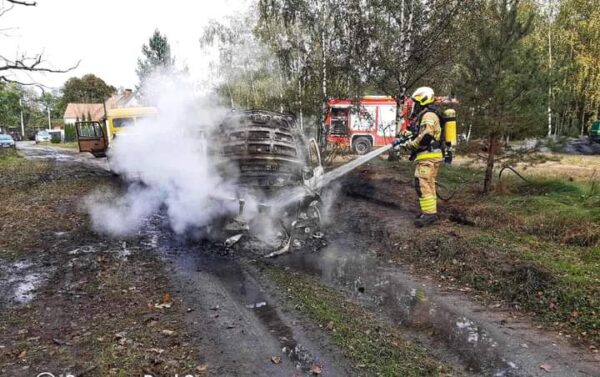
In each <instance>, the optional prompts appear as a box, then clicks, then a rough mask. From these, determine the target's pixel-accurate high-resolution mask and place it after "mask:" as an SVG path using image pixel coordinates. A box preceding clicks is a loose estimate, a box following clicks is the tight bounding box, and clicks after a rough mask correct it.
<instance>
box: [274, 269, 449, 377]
mask: <svg viewBox="0 0 600 377" xmlns="http://www.w3.org/2000/svg"><path fill="white" fill-rule="evenodd" d="M265 271H266V274H267V277H268V278H269V279H270V280H271V281H273V282H274V283H275V284H276V285H277V286H279V287H281V290H282V291H284V292H285V291H287V299H288V300H290V302H291V303H292V304H293V305H294V306H295V307H296V308H297V309H298V310H300V311H301V312H303V313H305V314H306V315H308V316H309V317H310V318H311V319H312V320H313V321H314V322H315V323H318V324H321V325H322V327H323V328H324V329H327V331H329V332H330V335H331V338H332V339H333V341H334V342H335V344H336V345H337V346H339V347H340V349H341V350H342V351H343V353H344V355H345V356H346V357H347V358H348V359H349V360H350V361H351V363H352V364H353V366H354V367H355V368H356V369H357V370H359V371H360V375H362V376H407V377H409V376H449V375H453V372H452V371H451V370H449V368H448V367H447V366H445V365H444V364H443V363H441V362H440V361H438V360H436V359H435V358H433V356H431V355H430V354H428V353H427V351H425V349H424V348H422V347H421V346H418V345H416V344H414V343H411V342H408V341H407V340H405V339H404V338H403V337H402V335H401V334H400V332H399V331H398V329H397V328H396V327H392V326H389V325H387V324H384V323H382V322H381V321H379V320H377V318H375V316H374V315H373V314H371V313H369V312H367V311H366V310H365V309H363V308H362V307H360V306H359V305H357V304H355V303H353V302H350V301H347V300H346V299H344V298H343V297H342V296H341V295H340V294H339V293H338V292H336V291H335V290H333V289H331V288H328V287H325V286H323V285H321V284H318V283H316V282H315V280H314V278H312V277H310V276H308V275H305V274H302V273H297V272H295V273H290V271H288V270H286V269H283V268H281V267H275V266H267V268H266V269H265Z"/></svg>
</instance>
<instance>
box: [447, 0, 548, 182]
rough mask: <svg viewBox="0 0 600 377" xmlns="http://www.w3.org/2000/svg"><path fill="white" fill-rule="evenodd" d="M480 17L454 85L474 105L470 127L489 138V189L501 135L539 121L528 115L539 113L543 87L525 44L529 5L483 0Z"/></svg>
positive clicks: (530, 18)
mask: <svg viewBox="0 0 600 377" xmlns="http://www.w3.org/2000/svg"><path fill="white" fill-rule="evenodd" d="M481 17H482V19H476V20H473V21H474V22H473V23H472V25H471V28H472V31H473V32H472V33H470V34H469V35H468V37H469V40H468V45H469V46H470V47H467V48H466V50H465V51H464V54H463V55H462V56H463V60H462V61H461V63H460V67H459V75H458V82H457V83H456V86H455V90H456V91H457V92H458V93H461V94H462V99H463V103H464V105H466V107H467V108H472V109H474V114H475V115H474V119H473V122H474V124H476V127H474V128H476V129H477V131H478V133H479V135H480V136H483V137H485V138H486V139H487V140H488V145H487V152H488V155H487V159H486V160H487V164H486V171H485V178H484V187H483V190H484V192H489V191H490V190H491V187H492V173H493V169H494V164H495V162H496V154H497V151H498V142H499V140H500V139H501V137H503V136H506V135H508V134H510V133H517V132H521V131H522V130H524V129H528V128H529V127H531V126H532V123H533V124H538V125H539V124H542V125H543V118H541V119H539V118H538V119H537V120H534V121H533V122H531V121H530V120H529V119H528V116H529V115H531V113H533V114H537V115H538V116H539V115H541V116H542V117H543V115H544V106H543V102H542V101H541V100H540V99H543V98H544V94H543V93H544V92H541V91H540V90H541V89H542V88H544V87H545V86H542V85H539V74H538V73H537V72H538V71H539V66H540V64H541V63H540V61H539V56H538V55H536V54H535V49H533V48H532V47H531V46H528V45H527V44H526V43H525V41H526V39H525V38H526V36H527V35H528V34H529V33H530V32H531V28H532V22H533V18H534V13H533V9H532V8H531V4H530V3H528V2H527V1H521V0H486V1H485V5H484V8H483V12H482V14H481ZM532 109H537V111H533V112H532V111H531V110H532Z"/></svg>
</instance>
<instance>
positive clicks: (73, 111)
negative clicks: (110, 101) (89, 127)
mask: <svg viewBox="0 0 600 377" xmlns="http://www.w3.org/2000/svg"><path fill="white" fill-rule="evenodd" d="M103 118H104V105H103V104H101V103H69V104H68V105H67V108H66V109H65V114H64V116H63V120H64V124H74V123H75V122H77V121H80V120H84V119H85V120H93V121H101V120H102V119H103Z"/></svg>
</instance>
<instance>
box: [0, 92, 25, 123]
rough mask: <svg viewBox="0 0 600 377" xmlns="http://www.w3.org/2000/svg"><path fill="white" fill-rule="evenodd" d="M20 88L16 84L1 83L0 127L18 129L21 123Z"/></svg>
mask: <svg viewBox="0 0 600 377" xmlns="http://www.w3.org/2000/svg"><path fill="white" fill-rule="evenodd" d="M19 98H21V92H20V88H19V86H18V85H17V84H14V83H8V84H7V83H0V127H2V128H7V127H16V126H18V125H19V123H20V111H21V106H20V105H19Z"/></svg>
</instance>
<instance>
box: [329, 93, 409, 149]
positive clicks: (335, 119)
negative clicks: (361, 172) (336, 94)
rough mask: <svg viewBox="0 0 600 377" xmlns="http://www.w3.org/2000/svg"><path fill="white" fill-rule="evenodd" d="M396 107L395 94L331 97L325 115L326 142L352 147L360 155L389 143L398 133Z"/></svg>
mask: <svg viewBox="0 0 600 377" xmlns="http://www.w3.org/2000/svg"><path fill="white" fill-rule="evenodd" d="M396 109H397V104H396V100H395V99H394V98H393V97H386V96H367V97H362V98H360V99H359V100H351V99H330V100H328V101H327V110H326V111H327V113H326V116H325V130H326V132H327V143H331V144H335V145H339V146H341V147H352V150H353V151H354V152H355V153H357V154H365V153H367V152H368V151H369V150H371V148H373V147H380V146H384V145H387V144H390V143H391V142H392V141H394V138H395V136H396V134H397V133H398V125H397V124H396Z"/></svg>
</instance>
